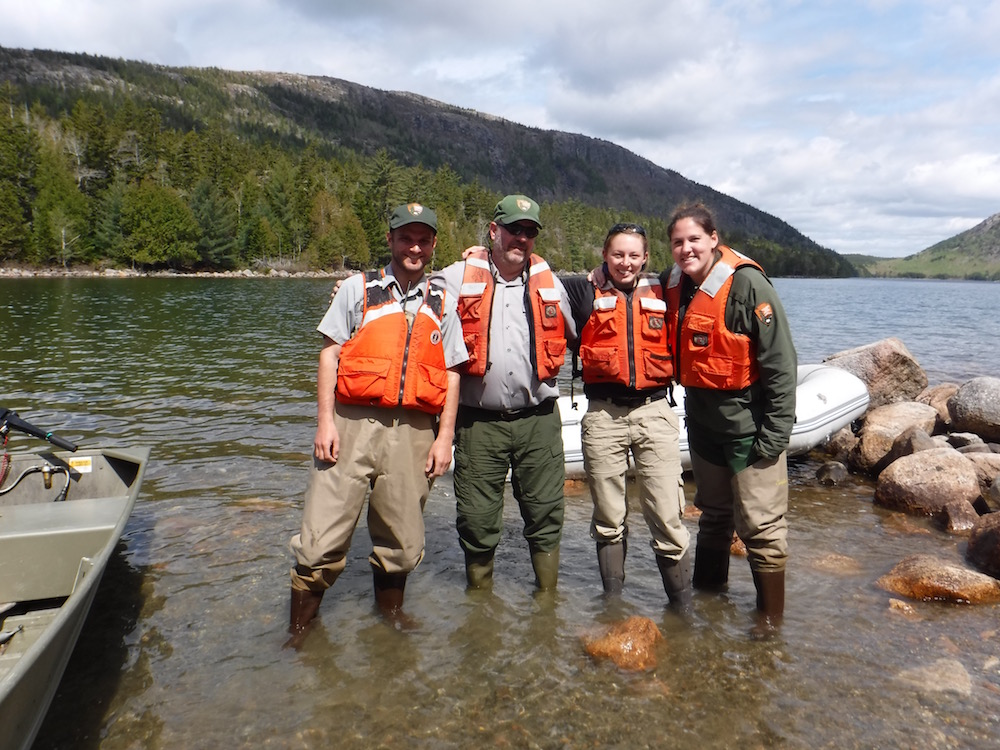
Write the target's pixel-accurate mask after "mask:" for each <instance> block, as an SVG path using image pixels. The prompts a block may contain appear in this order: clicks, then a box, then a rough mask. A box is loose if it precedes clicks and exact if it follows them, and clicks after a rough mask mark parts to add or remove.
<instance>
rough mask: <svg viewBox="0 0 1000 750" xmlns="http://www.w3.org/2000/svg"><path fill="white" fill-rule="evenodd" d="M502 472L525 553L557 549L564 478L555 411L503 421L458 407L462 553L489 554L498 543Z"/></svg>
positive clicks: (457, 489)
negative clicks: (516, 513) (524, 541)
mask: <svg viewBox="0 0 1000 750" xmlns="http://www.w3.org/2000/svg"><path fill="white" fill-rule="evenodd" d="M508 471H510V474H511V488H512V490H513V492H514V498H515V499H516V500H517V503H518V506H519V507H520V510H521V518H522V519H523V520H524V538H525V539H527V541H528V547H529V549H530V551H531V552H532V553H535V552H551V551H553V550H555V549H557V548H558V547H559V540H560V538H561V537H562V526H563V516H564V511H565V499H564V497H563V484H564V482H565V477H566V465H565V460H564V458H563V444H562V421H561V420H560V417H559V409H558V408H555V409H553V410H552V411H551V413H548V414H534V415H531V416H526V417H522V418H520V419H513V420H510V421H504V420H502V419H489V418H485V419H484V418H483V414H482V412H479V411H476V412H475V413H474V414H473V413H471V412H470V411H469V410H463V409H461V408H460V409H459V415H458V425H457V429H456V433H455V474H454V481H455V496H456V498H457V515H458V517H457V521H456V527H457V528H458V537H459V542H460V543H461V545H462V549H463V550H465V551H466V552H469V553H483V552H491V551H493V550H495V549H496V547H497V545H498V544H499V543H500V536H501V533H502V530H503V502H504V490H505V487H506V483H507V472H508Z"/></svg>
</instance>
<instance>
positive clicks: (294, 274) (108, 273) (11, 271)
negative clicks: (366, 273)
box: [0, 268, 355, 279]
mask: <svg viewBox="0 0 1000 750" xmlns="http://www.w3.org/2000/svg"><path fill="white" fill-rule="evenodd" d="M352 273H355V272H354V271H288V270H285V269H279V268H266V269H261V270H259V271H255V270H253V269H250V268H244V269H240V270H238V271H137V270H136V269H134V268H103V269H93V268H0V279H3V278H15V279H17V278H84V279H87V278H93V279H138V278H170V279H177V278H192V279H198V278H202V279H339V278H343V277H346V276H349V275H350V274H352Z"/></svg>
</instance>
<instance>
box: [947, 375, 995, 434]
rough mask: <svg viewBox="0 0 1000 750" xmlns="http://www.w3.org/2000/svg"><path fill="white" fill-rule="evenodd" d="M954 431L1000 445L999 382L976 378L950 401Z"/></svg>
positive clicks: (960, 389)
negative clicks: (972, 434)
mask: <svg viewBox="0 0 1000 750" xmlns="http://www.w3.org/2000/svg"><path fill="white" fill-rule="evenodd" d="M948 412H949V414H951V424H952V429H953V430H954V431H956V432H974V433H976V434H977V435H979V436H980V437H981V438H983V440H986V441H988V442H994V441H1000V378H991V377H981V378H973V379H972V380H970V381H968V382H967V383H966V384H965V385H963V386H962V387H961V388H959V389H958V391H957V392H956V393H955V395H954V396H952V397H951V398H950V399H948Z"/></svg>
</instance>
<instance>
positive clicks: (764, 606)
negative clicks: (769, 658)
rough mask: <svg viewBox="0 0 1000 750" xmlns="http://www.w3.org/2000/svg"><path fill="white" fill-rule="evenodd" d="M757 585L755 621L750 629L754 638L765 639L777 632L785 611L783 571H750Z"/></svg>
mask: <svg viewBox="0 0 1000 750" xmlns="http://www.w3.org/2000/svg"><path fill="white" fill-rule="evenodd" d="M752 573H753V582H754V585H755V586H756V587H757V622H756V624H755V625H754V626H753V628H752V629H751V630H750V637H751V638H753V639H754V640H758V641H759V640H766V639H768V638H772V637H774V636H775V635H777V633H778V629H779V628H780V627H781V619H782V616H783V615H784V612H785V571H784V570H770V571H766V572H765V571H757V570H754V571H752Z"/></svg>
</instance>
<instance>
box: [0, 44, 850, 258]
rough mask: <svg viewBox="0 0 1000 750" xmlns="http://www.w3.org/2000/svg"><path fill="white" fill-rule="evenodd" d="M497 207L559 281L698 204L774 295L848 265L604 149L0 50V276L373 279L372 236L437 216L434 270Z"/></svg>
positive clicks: (402, 100)
mask: <svg viewBox="0 0 1000 750" xmlns="http://www.w3.org/2000/svg"><path fill="white" fill-rule="evenodd" d="M505 192H525V193H528V194H530V195H532V196H533V197H536V198H537V199H538V200H539V201H540V202H541V203H542V219H543V222H544V224H545V231H544V233H543V234H542V236H541V237H540V239H539V246H538V247H539V250H540V251H541V252H542V253H543V254H544V255H545V256H546V258H547V259H548V260H549V262H550V263H551V264H552V265H553V266H554V267H555V268H557V269H566V270H582V269H585V268H589V267H591V266H592V265H593V264H594V263H595V262H596V259H597V257H599V252H600V245H601V242H602V240H603V238H604V233H605V231H606V229H607V227H608V226H610V225H611V224H613V223H615V222H617V221H622V220H628V221H639V222H641V223H643V224H645V225H646V227H647V229H648V230H649V235H650V239H651V250H652V252H653V259H652V264H651V265H652V267H653V268H655V269H660V268H663V267H665V266H667V265H669V248H668V244H667V241H666V236H665V220H666V217H667V216H668V215H669V213H670V211H671V210H672V209H673V208H674V207H675V206H676V205H677V204H678V203H680V202H682V201H687V200H702V201H704V202H705V203H707V204H708V205H709V206H710V207H711V208H712V209H713V210H714V211H715V212H716V215H717V217H718V219H719V223H720V227H721V228H722V229H723V234H724V240H725V241H727V242H729V243H730V244H732V245H734V246H736V247H738V248H739V249H741V250H743V251H745V252H747V253H749V254H750V255H752V256H754V257H755V258H757V259H758V260H760V261H761V262H762V264H763V265H764V267H765V268H766V269H767V270H768V271H769V272H770V273H771V275H774V276H786V275H807V276H845V275H852V274H853V273H854V270H853V268H852V267H851V265H850V264H849V263H848V262H847V261H845V260H844V259H843V258H841V257H840V256H838V255H837V254H836V253H834V252H833V251H831V250H828V249H825V248H821V247H820V246H818V245H817V244H816V243H814V242H812V241H811V240H809V239H808V238H806V237H804V236H803V235H802V234H800V233H799V232H797V231H796V230H795V229H793V228H792V227H790V226H789V225H788V224H786V223H785V222H782V221H780V220H779V219H777V218H775V217H773V216H770V215H768V214H766V213H764V212H761V211H759V210H757V209H755V208H753V207H752V206H748V205H746V204H742V203H740V202H739V201H736V200H735V199H733V198H730V197H728V196H725V195H723V194H721V193H718V192H717V191H714V190H712V189H710V188H708V187H705V186H701V185H697V184H696V183H693V182H691V181H689V180H686V179H685V178H683V177H682V176H681V175H679V174H677V173H676V172H672V171H670V170H666V169H662V168H660V167H657V166H656V165H654V164H652V163H650V162H648V161H646V160H643V159H641V158H640V157H638V156H635V155H634V154H631V153H630V152H628V151H626V150H625V149H622V148H620V147H618V146H615V145H614V144H610V143H607V142H604V141H599V140H596V139H593V138H587V137H585V136H580V135H574V134H569V133H560V132H554V131H540V130H537V129H533V128H527V127H524V126H521V125H517V124H515V123H511V122H507V121H504V120H501V119H498V118H495V117H490V116H488V115H484V114H480V113H476V112H472V111H468V110H462V109H459V108H456V107H451V106H449V105H445V104H441V103H439V102H433V101H430V100H427V99H424V98H421V97H418V96H414V95H412V94H405V93H394V92H381V91H377V90H374V89H370V88H366V87H364V86H359V85H357V84H352V83H348V82H346V81H338V80H335V79H330V78H318V77H307V76H296V75H290V74H267V73H236V72H228V71H222V70H216V69H187V68H185V69H180V68H166V67H162V66H155V65H150V64H146V63H141V62H131V61H124V60H112V59H109V58H100V57H94V56H89V55H77V54H65V53H58V52H43V51H33V52H28V51H23V50H11V49H3V48H0V264H5V265H10V264H15V265H17V264H20V265H38V266H45V265H61V266H66V267H69V266H78V265H83V266H88V267H104V266H118V267H135V268H142V269H161V268H173V269H179V270H196V269H231V268H245V267H255V266H256V267H268V266H269V267H281V268H288V269H308V268H317V269H320V268H322V269H330V268H341V267H351V268H359V267H371V266H375V265H377V264H380V263H382V262H384V260H385V249H384V246H385V218H386V215H387V213H388V210H389V209H390V208H391V207H392V206H394V205H396V204H397V203H400V202H404V201H410V200H419V201H421V202H423V203H426V204H428V205H430V206H433V207H434V208H435V209H436V210H437V212H438V216H439V224H440V231H439V245H438V251H437V255H436V258H435V264H436V265H438V266H441V265H444V264H446V263H449V262H451V261H452V260H454V259H456V258H457V257H458V255H459V253H460V252H461V249H462V248H464V247H466V246H468V245H470V244H478V243H482V242H483V241H484V238H485V232H486V228H487V226H488V224H489V220H490V218H491V216H492V209H493V206H494V204H495V203H496V201H497V200H498V198H499V197H500V196H501V195H502V194H503V193H505Z"/></svg>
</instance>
